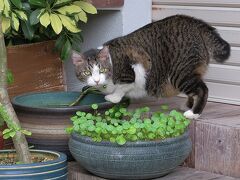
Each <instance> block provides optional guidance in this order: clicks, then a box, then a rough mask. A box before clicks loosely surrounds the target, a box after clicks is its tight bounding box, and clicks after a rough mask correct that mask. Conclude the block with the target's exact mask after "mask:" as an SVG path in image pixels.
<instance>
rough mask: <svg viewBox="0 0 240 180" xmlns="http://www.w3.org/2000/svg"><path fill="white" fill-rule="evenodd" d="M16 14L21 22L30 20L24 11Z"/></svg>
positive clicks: (17, 11)
mask: <svg viewBox="0 0 240 180" xmlns="http://www.w3.org/2000/svg"><path fill="white" fill-rule="evenodd" d="M14 12H15V13H16V14H17V16H18V18H20V19H21V20H23V21H27V20H28V18H27V15H26V13H25V12H24V11H19V10H15V11H14Z"/></svg>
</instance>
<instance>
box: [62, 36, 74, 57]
mask: <svg viewBox="0 0 240 180" xmlns="http://www.w3.org/2000/svg"><path fill="white" fill-rule="evenodd" d="M71 49H72V47H71V43H70V41H69V40H67V41H66V42H65V44H64V46H63V49H62V52H61V59H62V60H63V61H66V60H67V59H69V57H70V54H71Z"/></svg>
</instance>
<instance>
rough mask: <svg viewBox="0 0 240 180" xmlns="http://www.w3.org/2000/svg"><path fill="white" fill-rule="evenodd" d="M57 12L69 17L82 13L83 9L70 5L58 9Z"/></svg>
mask: <svg viewBox="0 0 240 180" xmlns="http://www.w3.org/2000/svg"><path fill="white" fill-rule="evenodd" d="M57 11H58V12H60V13H61V14H63V15H67V14H74V13H79V12H81V11H82V9H81V8H80V7H79V6H77V5H70V6H63V7H61V8H59V9H57Z"/></svg>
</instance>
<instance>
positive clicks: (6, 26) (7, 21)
mask: <svg viewBox="0 0 240 180" xmlns="http://www.w3.org/2000/svg"><path fill="white" fill-rule="evenodd" d="M10 28H11V21H10V19H9V18H6V17H4V16H3V17H2V31H3V33H6V32H7V31H8V30H9V29H10Z"/></svg>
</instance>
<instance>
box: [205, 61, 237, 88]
mask: <svg viewBox="0 0 240 180" xmlns="http://www.w3.org/2000/svg"><path fill="white" fill-rule="evenodd" d="M239 77H240V66H228V65H222V64H210V65H209V68H208V71H207V74H206V76H205V80H206V81H212V82H218V83H226V84H236V85H240V78H239Z"/></svg>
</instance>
